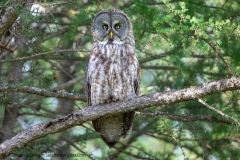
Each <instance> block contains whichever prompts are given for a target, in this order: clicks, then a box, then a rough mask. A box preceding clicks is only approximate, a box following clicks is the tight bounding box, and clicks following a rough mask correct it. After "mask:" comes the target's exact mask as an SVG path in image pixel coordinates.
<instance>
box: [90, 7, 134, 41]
mask: <svg viewBox="0 0 240 160" xmlns="http://www.w3.org/2000/svg"><path fill="white" fill-rule="evenodd" d="M92 33H93V40H94V42H97V43H100V44H124V43H125V42H126V41H128V39H129V37H130V38H132V39H134V38H133V32H132V24H131V22H130V20H129V18H128V16H127V15H126V14H125V13H124V12H123V11H121V10H118V9H110V10H104V11H101V12H99V13H98V14H97V15H96V17H95V18H94V20H93V23H92Z"/></svg>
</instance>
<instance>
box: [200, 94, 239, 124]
mask: <svg viewBox="0 0 240 160" xmlns="http://www.w3.org/2000/svg"><path fill="white" fill-rule="evenodd" d="M198 101H199V102H200V103H202V104H203V105H204V106H206V107H207V108H209V109H211V110H213V111H215V112H217V113H218V114H220V115H222V116H223V117H226V118H230V119H231V120H233V121H234V122H235V123H236V124H237V125H238V126H240V122H239V121H237V120H236V119H235V118H234V117H232V116H229V115H227V114H225V113H223V112H222V111H219V110H217V109H216V108H214V107H212V106H210V105H209V104H207V103H206V102H204V101H203V100H202V99H200V98H199V99H198Z"/></svg>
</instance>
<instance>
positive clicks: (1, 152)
mask: <svg viewBox="0 0 240 160" xmlns="http://www.w3.org/2000/svg"><path fill="white" fill-rule="evenodd" d="M238 89H240V78H236V77H233V78H229V79H222V80H219V81H213V82H209V83H204V84H202V85H200V86H194V87H190V88H186V89H182V90H178V91H168V92H162V93H159V92H157V93H154V94H149V95H144V96H141V97H136V98H133V99H130V100H128V101H125V102H114V103H110V104H105V105H100V106H94V107H93V106H88V107H86V108H84V109H82V110H78V111H75V112H73V113H71V114H69V115H67V116H64V117H61V118H57V119H53V120H51V121H48V122H44V123H41V124H38V125H34V126H32V127H30V128H28V129H26V130H25V131H23V132H20V133H18V134H17V135H16V136H14V137H13V138H12V139H9V140H6V141H5V142H3V143H2V144H0V157H5V156H7V155H9V154H10V153H12V152H14V151H15V150H17V149H19V148H21V147H22V146H24V145H26V144H27V143H29V142H31V141H33V140H36V139H39V138H41V137H45V136H47V135H49V134H53V133H56V132H60V131H63V130H65V129H67V128H70V127H73V126H77V125H81V124H82V123H84V122H87V121H91V120H94V119H97V118H100V117H103V116H106V115H112V114H116V113H123V112H127V111H133V110H138V109H144V108H148V107H151V106H161V105H164V104H173V103H178V102H183V101H189V100H194V99H199V98H201V97H204V96H207V95H210V94H214V93H220V92H224V91H232V90H238Z"/></svg>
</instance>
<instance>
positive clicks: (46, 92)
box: [0, 85, 87, 102]
mask: <svg viewBox="0 0 240 160" xmlns="http://www.w3.org/2000/svg"><path fill="white" fill-rule="evenodd" d="M0 92H22V93H29V94H35V95H39V96H44V97H54V98H62V99H67V100H80V101H84V102H86V101H87V100H86V97H85V95H82V94H73V93H68V92H65V91H64V90H63V91H49V90H45V89H40V88H36V87H29V86H21V85H20V86H18V85H9V86H0Z"/></svg>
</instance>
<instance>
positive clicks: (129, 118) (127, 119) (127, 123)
mask: <svg viewBox="0 0 240 160" xmlns="http://www.w3.org/2000/svg"><path fill="white" fill-rule="evenodd" d="M139 69H140V68H139V64H138V69H137V76H136V77H135V79H134V82H133V83H134V84H133V87H134V91H135V94H136V95H138V93H139V88H140V76H139ZM134 115H135V111H131V112H127V113H124V119H123V124H124V125H123V133H122V136H123V137H124V138H127V137H128V136H129V134H130V133H131V131H132V123H133V119H134Z"/></svg>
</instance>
